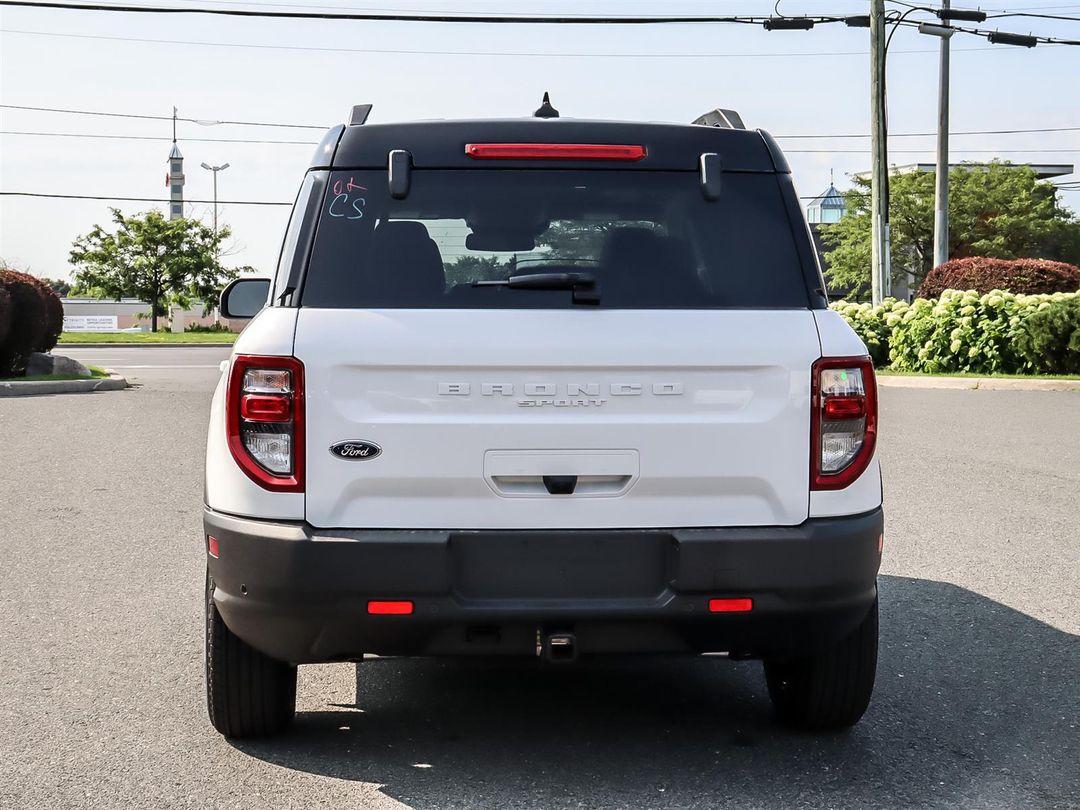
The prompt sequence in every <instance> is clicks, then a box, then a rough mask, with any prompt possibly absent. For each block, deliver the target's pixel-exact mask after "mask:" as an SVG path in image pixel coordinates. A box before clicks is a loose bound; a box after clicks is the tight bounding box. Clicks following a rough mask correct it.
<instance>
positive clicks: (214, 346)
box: [56, 343, 233, 351]
mask: <svg viewBox="0 0 1080 810" xmlns="http://www.w3.org/2000/svg"><path fill="white" fill-rule="evenodd" d="M61 347H63V349H64V350H65V351H67V350H70V349H144V348H154V349H231V348H232V347H233V344H232V343H57V344H56V348H58V349H59V348H61Z"/></svg>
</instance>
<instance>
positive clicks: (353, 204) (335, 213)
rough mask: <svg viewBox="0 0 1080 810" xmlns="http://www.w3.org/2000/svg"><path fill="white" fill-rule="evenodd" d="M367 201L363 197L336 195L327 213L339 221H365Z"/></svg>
mask: <svg viewBox="0 0 1080 810" xmlns="http://www.w3.org/2000/svg"><path fill="white" fill-rule="evenodd" d="M365 205H367V200H365V199H364V198H363V197H357V196H351V195H349V194H346V193H344V192H342V193H341V194H335V195H334V198H333V199H332V200H330V206H329V208H327V211H326V213H328V214H329V215H330V216H332V217H335V218H338V219H363V218H364V206H365Z"/></svg>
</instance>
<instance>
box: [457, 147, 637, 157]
mask: <svg viewBox="0 0 1080 810" xmlns="http://www.w3.org/2000/svg"><path fill="white" fill-rule="evenodd" d="M465 154H466V155H468V156H469V157H471V158H472V159H473V160H629V161H635V160H641V159H642V158H643V157H645V147H644V146H642V145H641V144H616V143H467V144H465Z"/></svg>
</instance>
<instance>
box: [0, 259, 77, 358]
mask: <svg viewBox="0 0 1080 810" xmlns="http://www.w3.org/2000/svg"><path fill="white" fill-rule="evenodd" d="M41 287H42V285H41V283H40V282H39V281H38V280H37V279H36V278H34V277H33V276H30V275H27V274H26V273H19V272H16V271H15V270H0V289H4V290H5V291H6V292H7V294H8V296H9V297H10V299H11V309H10V313H11V317H10V320H9V323H10V326H9V328H8V333H7V335H6V336H5V337H4V339H3V341H2V342H0V377H17V376H19V375H21V374H23V373H24V372H25V370H26V360H27V358H29V357H30V355H31V354H32V353H33V352H35V351H38V346H45V345H47V344H48V345H49V348H52V346H54V345H56V339H55V337H54V338H53V339H52V344H49V337H48V336H49V334H50V329H51V327H50V323H49V304H48V303H47V298H46V296H45V294H44V293H43V292H42V290H41ZM54 296H55V293H54ZM60 326H61V329H62V328H63V313H62V310H61V316H60ZM57 334H59V333H57Z"/></svg>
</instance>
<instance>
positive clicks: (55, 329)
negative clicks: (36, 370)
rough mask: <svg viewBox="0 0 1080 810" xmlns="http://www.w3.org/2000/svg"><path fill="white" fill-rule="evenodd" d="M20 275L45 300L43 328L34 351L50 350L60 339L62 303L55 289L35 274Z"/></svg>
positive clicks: (62, 320) (62, 313) (62, 327)
mask: <svg viewBox="0 0 1080 810" xmlns="http://www.w3.org/2000/svg"><path fill="white" fill-rule="evenodd" d="M22 275H24V276H25V277H26V278H27V279H28V280H29V281H30V283H31V284H33V285H34V286H35V287H37V289H38V292H39V293H40V294H41V297H42V299H44V301H45V329H44V330H43V332H42V335H41V339H40V340H39V341H38V344H37V345H36V346H35V347H34V351H35V352H48V351H52V349H53V347H54V346H56V341H58V340H59V339H60V333H61V332H63V331H64V305H63V303H61V301H60V296H59V295H57V294H56V290H54V289H53V288H52V287H51V286H49V285H48V284H47V283H45V282H44V281H42V280H41V279H40V278H38V277H37V276H31V275H27V274H26V273H23V274H22Z"/></svg>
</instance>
